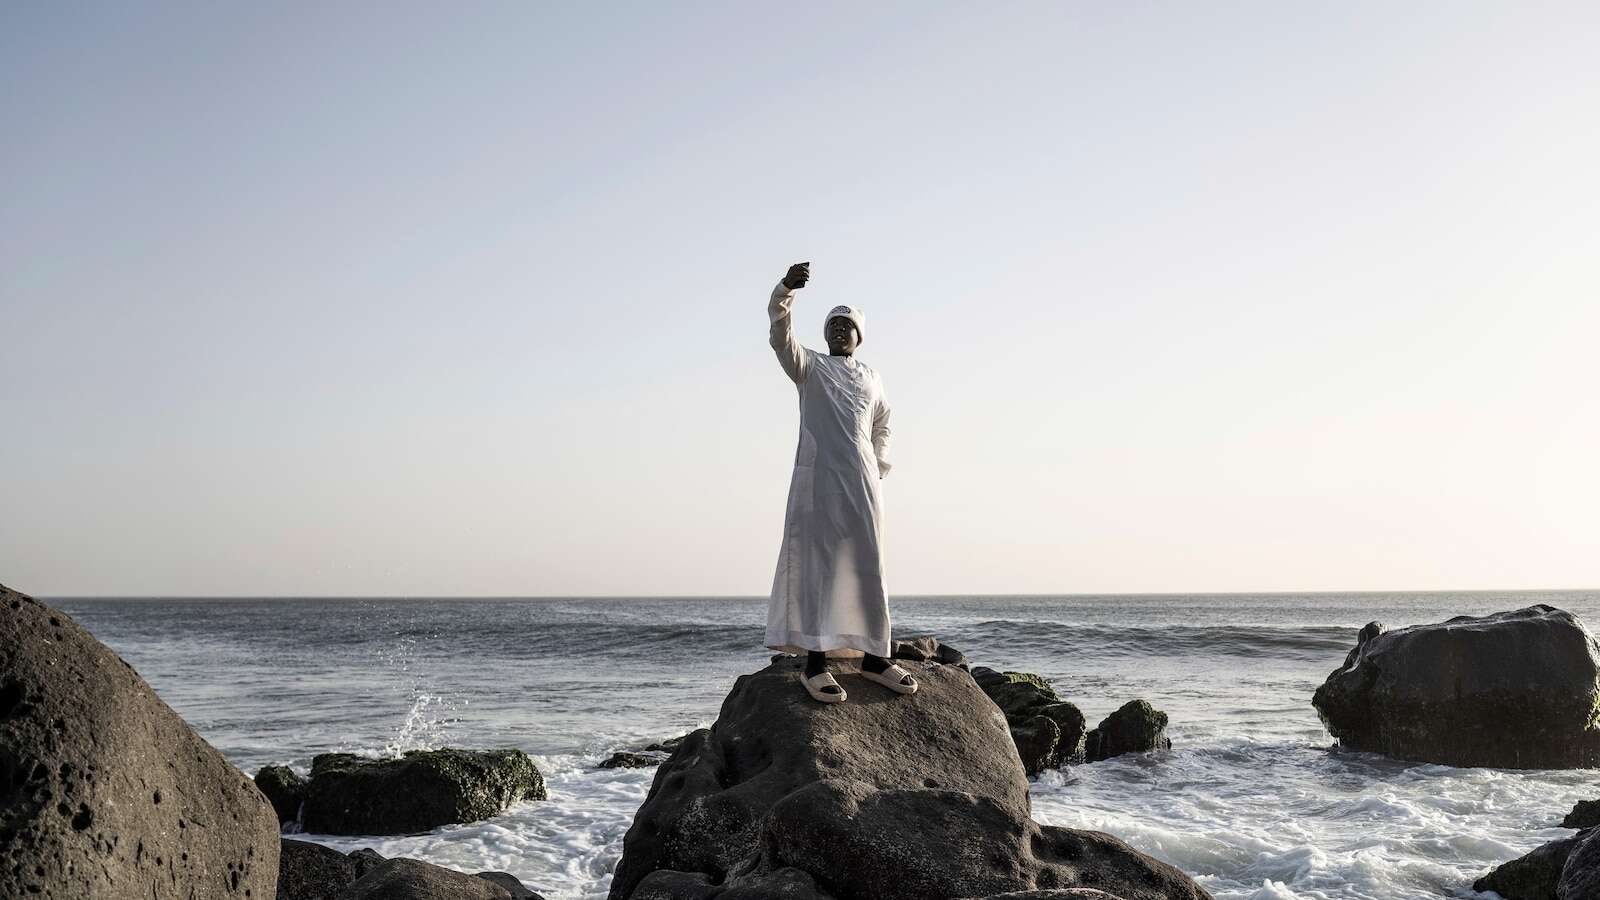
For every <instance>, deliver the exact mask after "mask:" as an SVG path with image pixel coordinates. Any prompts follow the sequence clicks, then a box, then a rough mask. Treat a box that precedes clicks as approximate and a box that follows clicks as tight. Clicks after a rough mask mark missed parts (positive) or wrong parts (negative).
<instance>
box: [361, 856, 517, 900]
mask: <svg viewBox="0 0 1600 900" xmlns="http://www.w3.org/2000/svg"><path fill="white" fill-rule="evenodd" d="M511 897H512V895H511V892H510V891H508V890H506V889H505V888H504V887H501V886H500V885H498V884H495V883H494V882H493V881H490V880H489V879H487V878H479V877H478V876H476V875H468V874H467V873H465V872H457V871H455V870H454V869H446V868H444V867H443V866H436V865H433V864H431V863H425V862H423V861H421V860H418V859H407V858H405V857H397V858H395V859H388V860H384V861H383V862H381V863H379V864H378V865H376V866H374V867H373V868H372V871H370V872H368V873H367V874H365V875H363V876H361V877H360V878H358V879H356V881H355V882H354V883H353V884H351V885H349V886H348V887H346V888H345V889H344V890H343V891H341V892H340V893H339V894H338V895H337V897H336V900H511Z"/></svg>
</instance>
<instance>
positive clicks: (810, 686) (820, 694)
mask: <svg viewBox="0 0 1600 900" xmlns="http://www.w3.org/2000/svg"><path fill="white" fill-rule="evenodd" d="M800 683H801V684H803V685H805V686H806V693H808V694H810V695H811V699H813V700H820V701H822V702H823V703H843V702H844V697H845V693H844V688H842V687H840V686H839V682H837V681H835V680H834V678H833V673H832V672H829V671H828V670H826V669H824V670H823V671H822V672H820V673H818V674H816V675H813V676H811V677H810V678H807V677H806V676H805V675H804V674H803V673H802V674H801V676H800ZM829 685H832V686H833V687H834V690H832V691H824V690H823V688H825V687H827V686H829Z"/></svg>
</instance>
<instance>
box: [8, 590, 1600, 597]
mask: <svg viewBox="0 0 1600 900" xmlns="http://www.w3.org/2000/svg"><path fill="white" fill-rule="evenodd" d="M13 590H15V588H13ZM19 593H20V592H19ZM1533 593H1600V587H1560V588H1554V587H1548V588H1427V589H1408V588H1377V589H1366V590H1332V589H1318V590H1291V591H1123V592H1118V591H1092V592H1078V593H1039V592H1031V591H1030V592H1013V593H989V592H985V593H961V594H947V593H935V594H919V593H906V594H898V595H895V596H894V597H891V598H890V599H891V600H893V599H896V598H900V599H907V600H927V599H945V598H948V599H982V598H995V599H1000V598H1013V599H1015V598H1091V597H1310V596H1318V595H1326V594H1350V595H1379V594H1533ZM38 596H39V597H40V598H41V599H45V600H765V599H767V595H766V594H693V593H690V594H48V595H38Z"/></svg>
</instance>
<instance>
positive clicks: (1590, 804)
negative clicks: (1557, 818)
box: [1561, 800, 1600, 828]
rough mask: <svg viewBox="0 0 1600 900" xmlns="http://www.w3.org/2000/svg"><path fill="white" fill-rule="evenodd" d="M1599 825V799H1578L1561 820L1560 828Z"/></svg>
mask: <svg viewBox="0 0 1600 900" xmlns="http://www.w3.org/2000/svg"><path fill="white" fill-rule="evenodd" d="M1596 825H1600V800H1579V801H1578V802H1577V804H1576V805H1574V806H1573V807H1572V811H1571V812H1569V813H1567V816H1566V818H1564V819H1562V820H1561V827H1562V828H1593V827H1594V826H1596Z"/></svg>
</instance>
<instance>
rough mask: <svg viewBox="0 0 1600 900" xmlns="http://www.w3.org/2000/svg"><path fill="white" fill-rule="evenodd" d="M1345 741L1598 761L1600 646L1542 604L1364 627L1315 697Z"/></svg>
mask: <svg viewBox="0 0 1600 900" xmlns="http://www.w3.org/2000/svg"><path fill="white" fill-rule="evenodd" d="M1311 702H1312V703H1313V705H1315V706H1316V709H1317V714H1318V715H1319V716H1321V717H1322V722H1323V724H1324V725H1326V726H1327V729H1328V731H1329V733H1331V734H1332V735H1333V736H1334V737H1335V738H1337V739H1338V741H1339V744H1340V746H1341V747H1343V748H1345V749H1349V750H1366V751H1372V752H1377V753H1382V754H1385V755H1387V756H1392V757H1395V758H1398V759H1408V760H1417V761H1420V762H1431V763H1442V764H1444V765H1452V766H1495V767H1501V768H1515V769H1557V768H1581V767H1593V766H1597V765H1600V644H1597V643H1596V641H1595V639H1594V636H1593V635H1591V634H1590V633H1589V631H1588V629H1586V628H1585V627H1584V626H1583V623H1582V622H1580V621H1578V618H1577V617H1576V616H1574V615H1572V614H1571V613H1569V612H1566V611H1564V610H1560V609H1556V608H1555V607H1552V606H1546V605H1543V604H1540V605H1535V606H1529V607H1527V608H1525V609H1519V610H1514V611H1510V612H1500V613H1494V614H1492V615H1487V616H1457V617H1455V618H1453V619H1450V620H1449V621H1446V622H1440V623H1436V624H1429V625H1416V626H1412V627H1410V628H1402V629H1398V630H1395V631H1385V630H1384V629H1383V626H1382V625H1381V624H1379V623H1377V622H1373V623H1371V624H1369V625H1367V626H1366V627H1365V628H1363V629H1362V630H1361V633H1360V635H1359V636H1358V638H1357V643H1356V647H1355V648H1354V649H1353V650H1351V651H1350V653H1349V654H1348V655H1347V656H1346V658H1345V663H1344V665H1342V666H1340V667H1339V668H1338V669H1335V670H1334V671H1333V672H1332V673H1331V674H1330V675H1329V676H1328V678H1327V681H1325V682H1324V683H1323V684H1322V686H1321V687H1319V688H1317V691H1316V693H1315V694H1314V695H1313V697H1312V701H1311Z"/></svg>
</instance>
